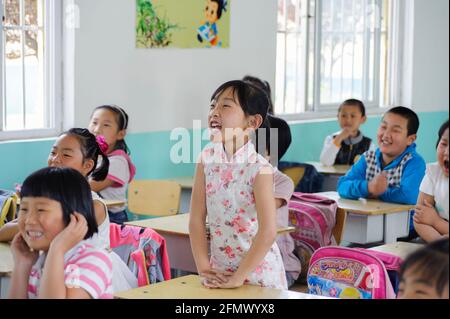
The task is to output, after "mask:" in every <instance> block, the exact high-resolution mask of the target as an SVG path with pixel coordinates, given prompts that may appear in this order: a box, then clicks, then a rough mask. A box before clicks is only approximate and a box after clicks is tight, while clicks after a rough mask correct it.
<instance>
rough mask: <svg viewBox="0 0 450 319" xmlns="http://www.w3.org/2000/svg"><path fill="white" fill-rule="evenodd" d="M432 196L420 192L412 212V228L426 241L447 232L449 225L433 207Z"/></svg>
mask: <svg viewBox="0 0 450 319" xmlns="http://www.w3.org/2000/svg"><path fill="white" fill-rule="evenodd" d="M434 205H435V202H434V197H433V196H430V195H427V194H425V193H423V192H420V195H419V199H418V201H417V206H416V213H415V214H414V228H415V229H416V231H417V233H418V234H419V236H420V237H421V238H422V239H423V240H425V241H426V242H432V241H435V240H438V239H440V238H442V237H443V236H445V235H447V236H448V234H449V225H448V222H447V221H446V220H444V219H443V218H441V217H440V216H439V214H438V212H437V211H436V210H435V208H434Z"/></svg>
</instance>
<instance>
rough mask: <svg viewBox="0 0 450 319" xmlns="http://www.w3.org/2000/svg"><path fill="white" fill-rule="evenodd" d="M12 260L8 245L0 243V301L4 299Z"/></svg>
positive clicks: (12, 263)
mask: <svg viewBox="0 0 450 319" xmlns="http://www.w3.org/2000/svg"><path fill="white" fill-rule="evenodd" d="M13 269H14V259H13V255H12V252H11V248H10V246H9V244H2V243H0V299H3V298H6V296H7V292H8V289H9V280H10V278H9V277H10V275H11V273H12V271H13Z"/></svg>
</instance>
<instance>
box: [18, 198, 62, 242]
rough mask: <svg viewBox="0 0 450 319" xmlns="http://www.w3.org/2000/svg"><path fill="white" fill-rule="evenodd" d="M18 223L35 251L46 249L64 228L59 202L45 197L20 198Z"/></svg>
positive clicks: (23, 235)
mask: <svg viewBox="0 0 450 319" xmlns="http://www.w3.org/2000/svg"><path fill="white" fill-rule="evenodd" d="M18 223H19V231H20V233H21V234H22V237H23V238H24V240H25V241H26V243H27V244H28V246H30V248H32V249H34V250H36V251H37V250H43V251H47V250H48V249H49V247H50V243H51V242H52V240H53V239H54V238H55V237H56V236H57V235H58V234H59V233H60V232H61V231H62V230H63V229H64V228H65V225H64V221H63V212H62V207H61V204H60V203H59V202H57V201H54V200H52V199H49V198H45V197H24V198H22V199H21V202H20V211H19V221H18Z"/></svg>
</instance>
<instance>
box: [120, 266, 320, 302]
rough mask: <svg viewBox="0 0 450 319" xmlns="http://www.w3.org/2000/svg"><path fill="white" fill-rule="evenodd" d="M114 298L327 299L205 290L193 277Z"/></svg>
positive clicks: (289, 293)
mask: <svg viewBox="0 0 450 319" xmlns="http://www.w3.org/2000/svg"><path fill="white" fill-rule="evenodd" d="M115 297H116V298H122V299H328V298H324V297H320V296H314V295H309V294H304V293H300V292H295V291H289V290H278V289H270V288H261V287H258V286H250V285H244V286H242V287H239V288H236V289H207V288H205V287H203V285H202V284H201V282H200V277H199V276H195V275H190V276H185V277H179V278H176V279H173V280H169V281H165V282H160V283H157V284H153V285H150V286H146V287H140V288H136V289H132V290H128V291H125V292H120V293H116V294H115ZM216 310H217V311H219V310H218V309H216Z"/></svg>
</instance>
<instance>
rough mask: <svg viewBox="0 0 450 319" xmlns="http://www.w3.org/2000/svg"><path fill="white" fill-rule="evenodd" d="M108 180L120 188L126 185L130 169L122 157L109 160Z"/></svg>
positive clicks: (113, 157)
mask: <svg viewBox="0 0 450 319" xmlns="http://www.w3.org/2000/svg"><path fill="white" fill-rule="evenodd" d="M107 178H108V179H110V180H112V181H114V182H116V183H117V184H119V185H120V186H124V185H126V184H128V180H129V178H130V169H129V168H128V162H127V160H126V158H125V157H123V156H111V157H110V158H109V170H108V176H107Z"/></svg>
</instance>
